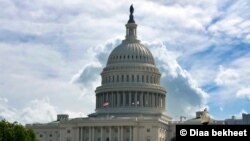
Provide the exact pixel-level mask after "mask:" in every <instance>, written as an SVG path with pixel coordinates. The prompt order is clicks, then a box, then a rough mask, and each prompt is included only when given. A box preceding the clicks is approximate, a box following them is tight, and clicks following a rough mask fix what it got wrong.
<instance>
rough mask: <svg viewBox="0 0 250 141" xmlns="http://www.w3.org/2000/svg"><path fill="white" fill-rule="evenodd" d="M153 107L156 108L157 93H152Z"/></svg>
mask: <svg viewBox="0 0 250 141" xmlns="http://www.w3.org/2000/svg"><path fill="white" fill-rule="evenodd" d="M152 107H153V108H154V107H155V93H152Z"/></svg>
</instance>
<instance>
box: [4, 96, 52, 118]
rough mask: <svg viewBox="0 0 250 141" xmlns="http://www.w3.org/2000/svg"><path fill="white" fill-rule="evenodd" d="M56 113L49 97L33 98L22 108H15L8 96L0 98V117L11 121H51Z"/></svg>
mask: <svg viewBox="0 0 250 141" xmlns="http://www.w3.org/2000/svg"><path fill="white" fill-rule="evenodd" d="M56 114H57V112H56V107H54V106H53V105H51V103H50V102H49V98H48V97H45V98H43V99H39V100H38V99H34V100H31V101H29V102H28V103H27V104H26V105H25V106H24V108H22V109H16V108H13V106H12V105H10V103H9V101H8V99H7V98H0V117H2V118H3V119H6V120H8V121H11V122H14V121H18V122H21V123H32V122H49V121H53V120H55V118H56Z"/></svg>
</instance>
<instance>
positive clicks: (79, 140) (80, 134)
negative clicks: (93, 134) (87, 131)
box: [78, 127, 82, 141]
mask: <svg viewBox="0 0 250 141" xmlns="http://www.w3.org/2000/svg"><path fill="white" fill-rule="evenodd" d="M81 129H82V128H81V127H79V139H78V141H81V137H82V133H81V131H82V130H81Z"/></svg>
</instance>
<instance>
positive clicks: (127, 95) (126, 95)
mask: <svg viewBox="0 0 250 141" xmlns="http://www.w3.org/2000/svg"><path fill="white" fill-rule="evenodd" d="M125 97H126V99H125V100H126V102H125V104H126V106H128V104H129V94H128V92H126V93H125Z"/></svg>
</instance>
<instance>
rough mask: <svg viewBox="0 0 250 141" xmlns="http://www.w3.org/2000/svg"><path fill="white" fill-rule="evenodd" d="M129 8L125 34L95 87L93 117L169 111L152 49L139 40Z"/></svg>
mask: <svg viewBox="0 0 250 141" xmlns="http://www.w3.org/2000/svg"><path fill="white" fill-rule="evenodd" d="M133 12H134V9H133V7H132V6H131V8H130V17H129V21H128V23H127V24H126V25H125V26H126V36H125V39H124V40H123V41H122V43H121V44H120V45H118V46H117V47H115V48H114V50H113V51H112V52H111V53H110V55H109V57H108V61H107V65H106V67H104V69H103V71H102V73H101V78H102V83H101V86H99V87H97V88H96V91H95V92H96V112H95V113H94V115H92V116H105V115H107V114H110V115H114V116H123V115H126V116H138V115H142V114H143V115H161V114H163V113H164V112H165V111H166V104H165V103H166V90H165V89H164V88H163V87H162V86H161V85H160V77H161V74H160V72H159V69H158V68H157V67H156V65H155V62H154V57H153V55H152V53H151V52H150V50H149V49H148V48H147V47H145V46H144V45H142V44H141V42H140V41H139V40H138V39H137V24H136V23H135V21H134V17H133Z"/></svg>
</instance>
